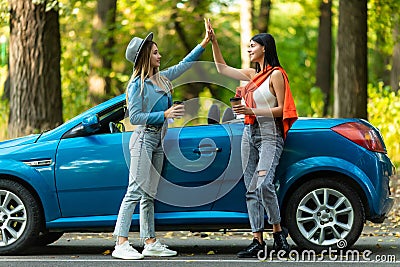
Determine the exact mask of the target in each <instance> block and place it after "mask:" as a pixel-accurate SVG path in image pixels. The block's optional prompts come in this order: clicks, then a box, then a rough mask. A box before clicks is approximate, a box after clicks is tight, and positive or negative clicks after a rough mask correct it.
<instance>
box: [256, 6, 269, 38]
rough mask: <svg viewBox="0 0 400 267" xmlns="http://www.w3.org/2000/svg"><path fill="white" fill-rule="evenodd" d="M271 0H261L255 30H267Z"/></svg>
mask: <svg viewBox="0 0 400 267" xmlns="http://www.w3.org/2000/svg"><path fill="white" fill-rule="evenodd" d="M271 4H272V3H271V0H261V2H260V14H259V15H258V22H257V30H258V32H268V25H269V13H270V11H271Z"/></svg>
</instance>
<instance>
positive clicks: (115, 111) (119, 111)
mask: <svg viewBox="0 0 400 267" xmlns="http://www.w3.org/2000/svg"><path fill="white" fill-rule="evenodd" d="M234 119H235V115H234V113H233V111H232V109H231V108H230V107H227V108H226V109H225V110H224V112H223V114H222V117H221V111H220V107H219V105H217V104H212V105H211V106H210V108H209V109H208V114H207V124H209V125H211V124H220V123H226V122H229V121H231V120H234ZM99 122H100V128H99V129H98V130H97V131H96V132H95V134H106V133H121V132H125V131H133V130H134V128H135V126H133V125H131V124H130V122H129V117H128V113H127V107H126V106H125V103H119V104H118V105H115V106H113V107H111V108H109V109H108V110H106V111H104V112H103V113H102V114H99ZM78 126H79V125H78ZM78 126H76V127H75V128H77V127H78ZM75 128H74V129H75ZM74 129H72V130H71V131H70V134H68V135H67V136H64V138H70V137H75V136H85V135H88V134H85V133H81V132H79V131H76V130H75V131H74Z"/></svg>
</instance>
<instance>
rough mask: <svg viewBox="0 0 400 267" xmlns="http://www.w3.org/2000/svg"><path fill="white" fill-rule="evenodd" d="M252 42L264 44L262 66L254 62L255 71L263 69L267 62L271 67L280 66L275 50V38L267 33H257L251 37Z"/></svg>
mask: <svg viewBox="0 0 400 267" xmlns="http://www.w3.org/2000/svg"><path fill="white" fill-rule="evenodd" d="M251 40H253V41H254V42H257V43H259V44H260V45H262V46H264V49H265V53H264V66H262V68H261V66H260V64H259V63H256V72H260V71H261V70H264V69H265V67H266V66H267V65H268V64H269V65H270V66H272V67H281V63H279V58H278V53H277V52H276V45H275V39H274V37H272V35H271V34H269V33H259V34H256V35H254V36H253V38H251Z"/></svg>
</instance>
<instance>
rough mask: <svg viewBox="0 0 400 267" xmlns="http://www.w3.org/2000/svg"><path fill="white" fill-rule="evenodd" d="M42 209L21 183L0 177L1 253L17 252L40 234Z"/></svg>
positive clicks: (31, 242)
mask: <svg viewBox="0 0 400 267" xmlns="http://www.w3.org/2000/svg"><path fill="white" fill-rule="evenodd" d="M39 228H40V210H39V207H38V205H37V201H36V199H35V198H34V197H33V196H32V194H31V193H30V192H29V191H28V190H27V189H26V188H25V187H24V186H22V185H21V184H19V183H17V182H15V181H11V180H6V179H0V255H8V254H15V253H18V252H21V251H23V250H24V249H26V248H27V247H28V246H29V245H31V244H33V242H34V240H35V239H36V237H37V236H38V235H39Z"/></svg>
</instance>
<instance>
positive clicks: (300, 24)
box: [269, 0, 318, 116]
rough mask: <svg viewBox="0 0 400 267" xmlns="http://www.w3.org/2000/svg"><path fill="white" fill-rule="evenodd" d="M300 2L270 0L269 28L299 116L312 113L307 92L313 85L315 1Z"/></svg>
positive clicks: (315, 40)
mask: <svg viewBox="0 0 400 267" xmlns="http://www.w3.org/2000/svg"><path fill="white" fill-rule="evenodd" d="M304 2H305V3H304V5H301V4H300V3H298V2H294V1H284V0H281V1H274V2H273V5H272V10H271V24H270V27H269V31H270V33H271V34H272V35H273V36H274V37H275V41H276V45H277V50H278V56H279V60H280V62H281V65H282V66H283V67H284V68H285V70H286V72H287V73H288V76H289V82H290V87H291V90H292V93H293V97H294V99H295V101H296V107H297V111H298V113H299V115H300V116H315V115H316V113H315V111H314V110H313V107H312V103H311V101H312V96H311V94H312V88H313V86H314V84H315V60H316V51H317V40H318V4H317V1H311V2H314V4H313V5H311V4H310V1H304ZM289 10H290V12H289Z"/></svg>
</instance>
